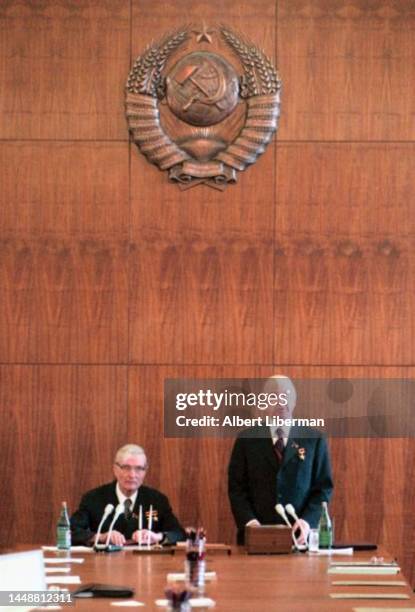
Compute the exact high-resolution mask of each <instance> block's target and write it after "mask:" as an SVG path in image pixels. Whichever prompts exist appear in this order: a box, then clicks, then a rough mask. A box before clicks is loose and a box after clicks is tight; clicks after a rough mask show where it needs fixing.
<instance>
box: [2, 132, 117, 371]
mask: <svg viewBox="0 0 415 612" xmlns="http://www.w3.org/2000/svg"><path fill="white" fill-rule="evenodd" d="M0 151H1V153H0V156H1V162H2V163H1V171H0V172H1V176H2V178H3V180H2V186H3V189H2V192H1V195H0V205H1V208H2V215H1V220H0V232H1V239H0V249H1V257H0V285H1V291H2V303H3V308H2V309H1V311H0V328H1V334H0V338H1V339H0V361H2V362H32V363H36V362H49V363H54V362H55V363H56V362H57V363H59V362H61V363H62V362H65V363H67V362H71V361H74V362H76V361H80V362H99V361H101V362H108V361H115V362H117V361H121V362H124V363H125V361H126V359H127V324H128V320H127V317H128V315H127V272H126V269H127V259H128V242H127V240H128V152H127V150H126V149H125V147H123V146H121V145H111V144H108V145H105V146H104V145H101V146H100V145H90V144H82V145H77V146H75V145H74V144H57V143H36V144H33V143H32V144H29V143H25V144H15V143H13V144H10V143H7V144H5V143H3V145H2V146H1V147H0Z"/></svg>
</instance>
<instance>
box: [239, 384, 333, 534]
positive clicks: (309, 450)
mask: <svg viewBox="0 0 415 612" xmlns="http://www.w3.org/2000/svg"><path fill="white" fill-rule="evenodd" d="M264 392H265V393H267V394H270V393H276V394H278V395H279V394H284V393H285V394H286V397H287V398H288V401H287V403H286V405H283V403H279V404H277V405H273V406H271V405H270V404H269V405H268V409H267V414H268V415H269V416H271V414H270V411H272V414H273V415H274V416H276V417H277V416H279V417H280V418H281V419H284V420H286V419H290V418H291V417H292V413H293V410H294V408H295V404H296V391H295V387H294V385H293V383H292V381H291V380H290V379H289V378H287V377H286V376H274V377H272V378H270V379H268V380H267V382H266V384H265V387H264ZM228 477H229V480H228V493H229V500H230V503H231V508H232V513H233V516H234V518H235V522H236V525H237V528H238V544H243V543H244V531H245V527H246V526H259V525H272V524H276V523H283V520H282V518H281V517H280V516H279V515H278V514H277V512H276V510H275V505H276V504H283V505H284V506H285V505H286V504H292V505H293V506H294V508H295V510H296V513H297V516H298V517H299V520H298V521H296V522H295V523H294V525H293V532H296V534H297V535H298V532H300V535H299V536H298V537H297V541H298V543H299V544H305V543H307V538H308V533H309V531H310V527H317V525H318V521H319V518H320V514H321V503H322V502H323V501H329V500H330V497H331V493H332V490H333V481H332V476H331V468H330V459H329V453H328V448H327V443H326V441H325V439H324V438H323V437H322V436H321V435H320V433H319V432H318V431H317V430H313V429H310V428H304V427H301V428H298V427H294V426H293V427H286V426H285V427H253V428H251V429H248V430H245V431H243V432H242V433H241V434H240V435H239V436H238V438H237V439H236V442H235V445H234V447H233V451H232V455H231V459H230V462H229V467H228Z"/></svg>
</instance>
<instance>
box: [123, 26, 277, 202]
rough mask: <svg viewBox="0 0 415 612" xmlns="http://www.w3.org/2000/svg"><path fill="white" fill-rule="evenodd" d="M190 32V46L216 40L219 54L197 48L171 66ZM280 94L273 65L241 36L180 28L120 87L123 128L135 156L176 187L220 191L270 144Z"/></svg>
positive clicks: (151, 49)
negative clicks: (203, 186) (123, 101)
mask: <svg viewBox="0 0 415 612" xmlns="http://www.w3.org/2000/svg"><path fill="white" fill-rule="evenodd" d="M192 33H194V34H196V45H198V44H200V43H203V42H205V43H208V44H212V39H213V38H215V39H217V40H218V42H217V46H218V47H219V51H222V53H221V54H219V53H216V52H212V51H210V50H209V51H206V50H200V47H199V48H197V47H196V49H191V50H190V52H187V53H186V54H184V55H182V56H181V57H179V58H178V59H177V58H175V59H177V61H176V63H175V64H173V63H172V56H173V54H176V55H177V54H178V52H179V51H180V50H185V51H186V50H187V51H189V48H188V46H189V44H191V43H192V42H194V41H192V39H191V38H192V37H191V35H192ZM213 33H216V36H212V34H213ZM186 46H187V48H186ZM193 46H194V45H193ZM236 63H237V64H236ZM238 72H239V73H240V72H242V74H241V75H240V76H238ZM280 90H281V81H280V79H279V77H278V73H277V71H276V69H275V68H274V66H273V65H272V63H271V61H270V60H269V59H268V58H267V57H266V55H265V54H264V53H263V52H262V51H260V50H259V49H258V48H257V47H256V46H255V45H254V44H253V43H252V42H250V41H249V40H247V39H246V38H245V37H242V36H241V35H238V34H236V33H235V32H233V31H232V30H230V29H229V28H227V27H225V26H219V27H218V28H217V29H216V30H207V29H206V26H203V28H202V29H201V30H200V31H198V30H196V31H195V30H192V29H191V28H190V27H183V28H181V29H179V30H178V31H176V32H173V33H170V34H167V35H166V36H164V37H163V38H162V39H161V40H160V41H158V42H157V43H154V44H152V45H150V46H149V47H148V48H147V49H146V50H145V51H144V53H143V54H142V55H140V56H139V57H138V58H137V59H136V61H135V63H134V66H133V68H132V70H131V72H130V74H129V77H128V81H127V86H126V115H127V121H128V127H129V130H130V132H131V134H132V138H133V140H134V142H135V143H136V144H137V146H138V148H139V150H140V151H141V152H142V153H143V154H144V155H145V156H146V157H147V159H148V160H149V161H150V162H152V163H153V164H155V165H157V166H158V167H159V168H160V169H161V170H168V172H169V179H170V180H171V181H173V182H176V183H177V184H178V185H179V186H180V188H181V189H188V188H189V187H194V186H195V185H200V184H206V185H208V186H210V187H214V188H215V189H220V190H224V189H225V188H226V187H227V185H228V184H230V183H235V182H236V177H237V172H240V171H242V170H245V168H246V167H247V166H249V165H250V164H253V163H254V162H255V161H256V160H257V158H258V156H259V155H261V154H262V153H263V152H264V151H265V148H266V146H267V145H268V143H269V142H270V141H271V139H272V136H273V134H274V132H275V131H276V129H277V127H278V117H279V110H280Z"/></svg>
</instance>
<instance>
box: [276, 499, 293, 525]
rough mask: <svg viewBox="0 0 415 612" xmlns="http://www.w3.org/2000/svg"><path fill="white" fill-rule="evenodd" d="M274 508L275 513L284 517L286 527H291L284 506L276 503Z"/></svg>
mask: <svg viewBox="0 0 415 612" xmlns="http://www.w3.org/2000/svg"><path fill="white" fill-rule="evenodd" d="M275 510H276V511H277V514H279V515H280V516H281V517H282V518H283V519H284V522H285V523H286V525H288V527H289V528H290V529H291V523H290V521H289V520H288V517H287V515H286V514H285V510H284V506H283V505H282V504H277V505H276V506H275Z"/></svg>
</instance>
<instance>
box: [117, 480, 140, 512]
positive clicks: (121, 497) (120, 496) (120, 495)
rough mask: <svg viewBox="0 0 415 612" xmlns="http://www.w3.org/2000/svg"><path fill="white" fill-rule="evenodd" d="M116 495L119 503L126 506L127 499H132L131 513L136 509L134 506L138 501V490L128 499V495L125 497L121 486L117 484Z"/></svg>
mask: <svg viewBox="0 0 415 612" xmlns="http://www.w3.org/2000/svg"><path fill="white" fill-rule="evenodd" d="M115 493H116V494H117V497H118V503H119V504H122V505H123V506H124V502H125V500H126V499H131V508H130V510H131V512H132V511H133V508H134V504H135V500H136V499H137V495H138V489H137V491H136V492H135V493H134V494H133V495H130V497H126V495H124V493H123V492H122V491H121V489H120V485H119V484H118V482H117V486H116V487H115Z"/></svg>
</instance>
